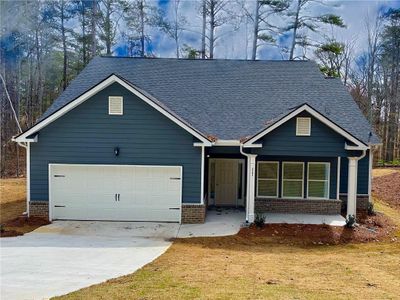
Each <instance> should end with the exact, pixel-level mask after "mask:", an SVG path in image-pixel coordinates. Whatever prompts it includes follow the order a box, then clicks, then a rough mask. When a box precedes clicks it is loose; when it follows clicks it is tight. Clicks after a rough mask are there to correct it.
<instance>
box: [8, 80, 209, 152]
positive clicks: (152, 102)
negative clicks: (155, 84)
mask: <svg viewBox="0 0 400 300" xmlns="http://www.w3.org/2000/svg"><path fill="white" fill-rule="evenodd" d="M114 83H115V84H118V85H119V86H120V87H121V88H125V89H126V90H127V91H129V92H130V93H131V94H133V95H135V96H136V97H137V98H138V99H140V100H141V101H143V102H144V103H146V104H147V105H148V106H149V107H152V108H153V109H154V110H155V111H158V112H159V113H160V115H164V116H165V117H167V118H168V119H170V120H171V121H172V122H174V123H175V124H177V125H178V126H180V127H181V128H183V129H184V130H186V131H187V132H189V133H190V134H192V135H193V136H194V137H195V138H197V139H198V140H200V141H201V142H203V143H204V144H205V145H211V142H210V141H209V140H208V139H207V138H206V137H205V136H204V135H203V134H202V133H200V132H199V131H198V130H196V129H195V128H193V127H191V126H190V125H189V124H187V122H185V121H184V120H182V119H181V118H180V117H179V116H177V115H175V114H174V113H173V112H171V111H170V110H169V109H168V108H166V107H165V106H163V105H162V104H161V103H159V102H158V101H157V100H156V99H154V98H152V97H151V96H150V95H149V94H147V93H146V92H144V91H142V90H139V89H138V88H136V87H134V86H133V85H132V84H130V83H128V82H126V81H125V80H123V79H121V78H119V77H118V76H116V75H112V76H110V77H108V78H107V79H105V80H103V81H101V82H100V83H98V84H97V85H96V86H95V87H92V88H91V89H90V90H88V91H86V92H85V93H84V94H82V95H81V96H79V97H78V98H76V99H75V100H74V101H72V102H69V103H68V104H66V105H65V106H63V107H61V108H59V109H58V110H57V111H55V112H54V113H53V114H51V115H49V116H47V117H46V118H44V119H42V120H41V121H40V122H39V123H37V124H36V125H34V126H33V127H31V128H30V129H28V130H26V131H25V132H23V133H22V134H20V135H19V136H17V137H15V138H13V141H16V142H27V141H28V142H29V141H31V140H28V137H30V136H32V135H34V134H36V133H37V132H39V131H40V130H41V129H42V128H44V127H46V126H48V125H49V124H51V123H52V122H54V121H55V120H57V119H58V118H60V117H62V116H63V115H65V114H66V113H68V112H70V111H72V110H74V109H75V108H76V107H78V106H80V105H81V104H82V103H84V102H85V101H87V100H88V99H90V98H91V97H93V96H96V94H97V93H99V92H100V91H102V90H103V89H105V88H107V87H108V86H110V85H112V84H114ZM110 96H111V95H110ZM107 99H108V97H107Z"/></svg>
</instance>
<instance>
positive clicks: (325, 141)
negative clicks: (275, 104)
mask: <svg viewBox="0 0 400 300" xmlns="http://www.w3.org/2000/svg"><path fill="white" fill-rule="evenodd" d="M299 116H304V117H311V116H310V115H309V114H308V113H302V114H300V115H299ZM345 141H346V139H345V138H344V137H343V136H341V135H340V134H338V133H336V132H335V131H333V130H332V129H331V128H329V127H328V126H326V125H325V124H323V123H322V122H320V121H319V120H317V119H315V118H313V117H311V136H296V118H295V117H294V118H292V119H290V120H289V121H287V122H286V123H285V124H283V125H281V126H280V127H278V128H276V129H275V130H273V131H271V132H270V133H268V134H267V135H266V136H264V137H263V138H261V139H260V140H259V141H258V143H260V142H261V143H262V144H263V147H262V148H260V149H254V150H253V152H254V153H256V154H260V155H288V156H314V157H315V156H322V157H328V156H336V157H338V156H347V153H346V150H344V144H345Z"/></svg>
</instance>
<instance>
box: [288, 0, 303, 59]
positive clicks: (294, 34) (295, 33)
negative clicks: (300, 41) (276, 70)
mask: <svg viewBox="0 0 400 300" xmlns="http://www.w3.org/2000/svg"><path fill="white" fill-rule="evenodd" d="M300 9H301V0H298V1H297V10H296V16H295V19H294V25H293V39H292V46H291V48H290V56H289V60H293V58H294V49H295V48H296V37H297V27H298V26H299V15H300Z"/></svg>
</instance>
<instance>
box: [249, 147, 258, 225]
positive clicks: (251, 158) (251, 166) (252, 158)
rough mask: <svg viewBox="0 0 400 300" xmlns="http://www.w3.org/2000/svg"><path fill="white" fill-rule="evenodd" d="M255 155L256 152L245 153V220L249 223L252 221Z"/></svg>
mask: <svg viewBox="0 0 400 300" xmlns="http://www.w3.org/2000/svg"><path fill="white" fill-rule="evenodd" d="M256 157H257V155H256V154H248V155H247V191H246V220H247V221H248V222H249V223H253V222H254V194H255V181H256V180H255V173H256Z"/></svg>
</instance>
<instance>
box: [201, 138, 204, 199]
mask: <svg viewBox="0 0 400 300" xmlns="http://www.w3.org/2000/svg"><path fill="white" fill-rule="evenodd" d="M204 150H205V149H204V146H201V172H200V173H201V184H200V186H201V187H200V188H201V191H200V203H201V204H204V161H205V158H204V152H205V151H204Z"/></svg>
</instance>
